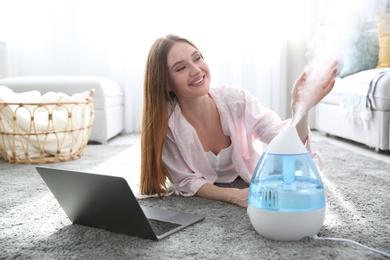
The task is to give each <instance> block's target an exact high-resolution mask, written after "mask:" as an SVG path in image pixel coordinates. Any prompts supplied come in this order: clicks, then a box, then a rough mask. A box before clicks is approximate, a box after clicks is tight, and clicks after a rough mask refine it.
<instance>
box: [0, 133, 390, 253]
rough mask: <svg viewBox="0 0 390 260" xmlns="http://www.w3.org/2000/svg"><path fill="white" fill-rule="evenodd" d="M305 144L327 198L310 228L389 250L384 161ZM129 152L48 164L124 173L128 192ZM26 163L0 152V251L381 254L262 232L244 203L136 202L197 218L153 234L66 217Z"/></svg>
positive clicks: (102, 149)
mask: <svg viewBox="0 0 390 260" xmlns="http://www.w3.org/2000/svg"><path fill="white" fill-rule="evenodd" d="M313 146H314V149H315V150H316V151H318V152H319V153H320V154H321V155H322V158H323V159H324V169H323V172H322V178H323V182H324V186H325V189H326V196H327V204H326V217H325V223H324V225H323V227H322V228H321V230H320V232H319V234H318V236H319V237H332V238H344V239H350V240H353V241H356V242H359V243H361V244H363V245H366V246H368V247H371V248H374V249H377V250H380V251H384V252H387V253H390V206H389V201H390V195H389V187H390V165H388V164H387V163H385V162H383V161H378V160H375V159H371V158H367V157H364V156H362V155H360V154H357V153H354V152H353V151H350V150H347V149H344V148H340V147H338V146H334V145H332V144H330V143H328V142H326V141H321V140H317V141H314V143H313ZM130 157H133V158H134V157H137V155H134V154H131V147H129V146H108V145H93V146H92V145H89V146H88V147H87V149H86V150H85V153H84V155H83V157H82V158H80V159H78V160H75V161H70V162H63V163H56V164H50V165H47V166H50V167H56V168H64V169H74V170H81V171H88V172H95V173H107V174H118V175H123V176H125V177H127V180H128V181H129V184H130V186H131V187H132V188H133V190H137V187H138V184H137V181H138V172H137V171H138V170H139V166H137V165H134V164H136V163H134V160H126V158H130ZM136 159H137V158H136ZM135 161H136V162H137V163H138V162H139V160H138V161H137V160H135ZM45 166H46V165H45ZM34 167H35V165H16V164H8V163H6V162H4V161H3V160H1V159H0V189H1V196H0V208H1V211H0V246H1V250H0V259H388V258H386V257H385V256H384V255H382V254H379V253H377V252H373V251H371V250H368V249H365V248H363V247H361V246H358V245H355V244H352V243H349V242H341V241H329V240H316V239H303V240H301V241H296V242H281V241H273V240H269V239H266V238H263V237H261V236H260V235H259V234H257V233H256V231H255V230H254V229H253V227H252V226H251V224H250V222H249V218H248V216H247V213H246V209H244V208H241V207H238V206H235V205H231V204H228V203H224V202H218V201H210V200H206V199H201V198H198V197H189V198H184V197H178V196H170V197H166V198H163V199H161V198H149V199H144V200H140V204H142V205H147V206H154V207H159V208H165V209H171V210H179V211H183V212H188V213H196V214H201V215H204V216H206V218H205V220H204V221H203V222H200V223H197V224H195V225H193V226H190V227H188V228H186V229H184V230H182V231H180V232H178V233H176V234H173V235H171V236H169V237H167V238H165V239H163V240H161V241H158V242H156V241H152V240H146V239H141V238H137V237H130V236H126V235H120V234H115V233H111V232H108V231H104V230H99V229H94V228H89V227H85V226H80V225H73V224H71V222H70V221H69V220H68V219H67V217H66V215H65V214H64V212H63V211H62V209H61V207H60V206H59V204H58V203H57V201H56V200H55V198H54V197H53V195H52V194H51V192H50V191H49V190H48V188H47V187H46V185H45V183H44V182H43V180H42V179H41V178H40V176H39V175H38V174H37V172H36V171H35V168H34ZM231 186H240V187H241V186H246V184H245V183H242V182H239V181H236V182H235V183H233V184H231Z"/></svg>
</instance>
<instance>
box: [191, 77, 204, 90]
mask: <svg viewBox="0 0 390 260" xmlns="http://www.w3.org/2000/svg"><path fill="white" fill-rule="evenodd" d="M203 83H204V76H201V77H200V78H197V79H195V80H194V81H192V82H191V83H190V86H192V87H200V86H202V85H203Z"/></svg>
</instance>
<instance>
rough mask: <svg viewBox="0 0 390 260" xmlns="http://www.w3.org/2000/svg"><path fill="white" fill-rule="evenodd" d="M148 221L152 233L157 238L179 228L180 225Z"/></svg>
mask: <svg viewBox="0 0 390 260" xmlns="http://www.w3.org/2000/svg"><path fill="white" fill-rule="evenodd" d="M148 220H149V223H150V225H151V226H152V229H153V231H154V233H155V234H156V235H157V236H160V235H162V234H165V233H166V232H168V231H170V230H172V229H174V228H177V227H180V226H181V224H177V223H171V222H165V221H161V220H157V219H150V218H149V219H148Z"/></svg>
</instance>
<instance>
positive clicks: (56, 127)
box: [0, 86, 90, 158]
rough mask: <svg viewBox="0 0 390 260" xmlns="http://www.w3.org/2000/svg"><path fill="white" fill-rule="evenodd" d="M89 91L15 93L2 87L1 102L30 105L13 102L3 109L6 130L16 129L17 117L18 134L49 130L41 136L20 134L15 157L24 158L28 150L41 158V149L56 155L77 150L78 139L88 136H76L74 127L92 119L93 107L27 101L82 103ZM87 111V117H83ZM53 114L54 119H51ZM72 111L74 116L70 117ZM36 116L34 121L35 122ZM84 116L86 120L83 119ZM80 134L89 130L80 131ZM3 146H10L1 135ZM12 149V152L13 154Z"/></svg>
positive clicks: (3, 129)
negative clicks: (40, 105)
mask: <svg viewBox="0 0 390 260" xmlns="http://www.w3.org/2000/svg"><path fill="white" fill-rule="evenodd" d="M89 94H90V93H89V92H88V91H86V92H83V93H77V94H74V95H72V96H68V95H66V94H64V93H59V92H58V93H56V92H48V93H45V94H44V95H41V93H40V92H39V91H29V92H23V93H14V92H13V91H12V90H11V89H9V88H7V87H5V86H0V102H7V103H25V104H26V106H23V107H20V106H18V105H10V106H9V108H8V109H3V110H1V111H0V112H1V116H2V118H3V120H2V121H3V124H2V125H0V130H2V132H6V133H12V132H13V131H15V125H14V120H13V116H14V115H15V116H16V120H17V124H18V125H17V128H18V130H17V131H18V133H31V132H35V133H48V134H40V135H31V136H28V135H17V137H16V139H15V142H14V144H13V149H14V150H15V156H16V157H17V158H23V157H25V156H26V152H28V155H29V157H30V158H39V157H40V150H41V149H42V148H43V149H44V153H45V156H47V155H55V154H56V153H57V150H60V151H59V152H60V153H59V154H60V156H67V155H69V154H70V153H76V152H77V151H78V150H79V148H80V146H81V144H82V142H80V141H79V140H76V139H78V138H81V140H83V138H84V136H78V137H77V136H76V137H75V136H74V132H72V131H70V130H71V129H75V128H81V127H83V126H85V125H86V124H87V123H88V122H89V120H90V118H89V117H90V111H89V106H87V105H84V106H75V105H73V104H69V105H67V104H64V105H60V106H56V105H45V106H42V107H37V106H36V105H31V106H29V105H27V103H50V102H56V103H63V102H80V101H85V100H86V99H87V98H88V97H89ZM83 111H84V118H83V117H82V116H83ZM49 113H52V117H51V118H52V120H49ZM69 114H71V118H69ZM32 117H33V123H32ZM82 119H83V120H82ZM80 133H85V131H84V132H80ZM0 146H3V149H10V148H12V147H9V145H7V143H3V139H2V138H0ZM11 154H12V153H11V152H8V155H11Z"/></svg>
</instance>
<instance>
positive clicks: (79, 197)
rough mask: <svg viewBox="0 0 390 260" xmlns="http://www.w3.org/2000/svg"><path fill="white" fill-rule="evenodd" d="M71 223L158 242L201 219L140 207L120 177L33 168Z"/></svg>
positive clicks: (193, 215) (175, 212)
mask: <svg viewBox="0 0 390 260" xmlns="http://www.w3.org/2000/svg"><path fill="white" fill-rule="evenodd" d="M36 169H37V171H38V173H39V174H40V176H41V177H42V179H43V180H44V181H45V183H46V185H47V186H48V187H49V189H50V191H51V192H52V193H53V195H54V197H55V198H56V199H57V201H58V203H59V204H60V205H61V207H62V209H63V210H64V211H65V213H66V215H67V216H68V218H69V219H70V221H71V222H72V223H74V224H79V225H84V226H89V227H93V228H99V229H104V230H108V231H111V232H114V233H120V234H125V235H129V236H135V237H140V238H147V239H152V240H160V239H162V238H165V237H167V236H169V235H172V234H173V233H176V232H177V231H179V230H182V229H184V228H186V227H188V226H190V225H192V224H195V223H197V222H200V221H202V220H204V218H205V217H204V216H201V215H197V214H189V213H184V212H177V211H172V210H165V209H158V208H153V207H148V206H143V205H140V204H139V203H138V201H137V199H136V197H135V196H134V194H133V192H132V190H131V188H130V186H129V184H128V183H127V181H126V180H125V179H124V178H122V177H117V176H107V175H100V174H93V173H85V172H78V171H71V170H63V169H55V168H48V167H40V166H38V167H36Z"/></svg>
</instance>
